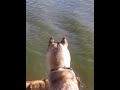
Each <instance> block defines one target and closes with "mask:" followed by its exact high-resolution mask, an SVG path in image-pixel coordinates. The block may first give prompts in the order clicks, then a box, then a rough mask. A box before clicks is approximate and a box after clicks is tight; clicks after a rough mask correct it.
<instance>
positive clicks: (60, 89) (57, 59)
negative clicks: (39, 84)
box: [46, 37, 80, 90]
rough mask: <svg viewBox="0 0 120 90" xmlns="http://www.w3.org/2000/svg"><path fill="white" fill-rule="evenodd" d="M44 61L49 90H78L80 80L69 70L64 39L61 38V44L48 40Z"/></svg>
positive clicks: (66, 43)
mask: <svg viewBox="0 0 120 90" xmlns="http://www.w3.org/2000/svg"><path fill="white" fill-rule="evenodd" d="M46 60H47V66H48V69H49V75H48V81H49V89H50V90H79V87H78V85H79V84H80V80H79V78H76V76H75V73H74V71H73V69H72V68H70V61H71V57H70V53H69V50H68V42H67V39H66V37H63V39H62V40H61V42H55V40H54V38H53V37H51V38H50V40H49V45H48V50H47V56H46ZM77 80H78V81H77Z"/></svg>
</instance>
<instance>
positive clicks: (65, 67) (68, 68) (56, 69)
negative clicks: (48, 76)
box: [50, 67, 73, 71]
mask: <svg viewBox="0 0 120 90" xmlns="http://www.w3.org/2000/svg"><path fill="white" fill-rule="evenodd" d="M58 69H59V68H58ZM58 69H51V70H50V71H55V70H58ZM63 69H70V70H73V69H72V68H71V67H63Z"/></svg>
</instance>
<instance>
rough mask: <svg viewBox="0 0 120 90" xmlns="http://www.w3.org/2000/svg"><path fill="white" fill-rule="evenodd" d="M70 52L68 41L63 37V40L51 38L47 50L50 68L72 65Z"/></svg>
mask: <svg viewBox="0 0 120 90" xmlns="http://www.w3.org/2000/svg"><path fill="white" fill-rule="evenodd" d="M70 60H71V58H70V53H69V50H68V41H67V39H66V37H63V38H62V40H61V42H56V41H55V40H54V38H53V37H51V38H50V39H49V44H48V50H47V65H48V69H58V68H62V67H70Z"/></svg>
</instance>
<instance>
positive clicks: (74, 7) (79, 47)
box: [26, 0, 94, 90]
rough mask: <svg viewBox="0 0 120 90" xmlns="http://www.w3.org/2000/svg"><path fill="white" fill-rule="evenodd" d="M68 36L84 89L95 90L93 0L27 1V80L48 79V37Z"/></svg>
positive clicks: (72, 62)
mask: <svg viewBox="0 0 120 90" xmlns="http://www.w3.org/2000/svg"><path fill="white" fill-rule="evenodd" d="M51 36H53V37H54V38H55V40H56V41H57V40H58V41H60V40H61V38H62V37H63V36H66V37H67V39H68V42H69V47H68V48H69V50H70V53H71V58H72V60H71V67H72V68H73V69H74V71H75V73H76V75H77V76H80V78H81V80H82V82H83V84H84V88H83V90H94V1H93V0H26V41H27V42H26V44H27V45H26V49H27V52H26V54H27V56H26V79H27V80H36V79H43V78H47V69H46V65H45V54H46V49H47V46H48V40H49V38H50V37H51Z"/></svg>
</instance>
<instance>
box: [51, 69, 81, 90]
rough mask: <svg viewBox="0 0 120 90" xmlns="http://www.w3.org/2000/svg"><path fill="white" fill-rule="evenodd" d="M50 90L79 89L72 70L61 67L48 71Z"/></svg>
mask: <svg viewBox="0 0 120 90" xmlns="http://www.w3.org/2000/svg"><path fill="white" fill-rule="evenodd" d="M49 83H50V90H79V89H78V82H77V80H76V76H75V73H74V72H73V70H69V69H61V70H56V71H53V72H50V74H49Z"/></svg>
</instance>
